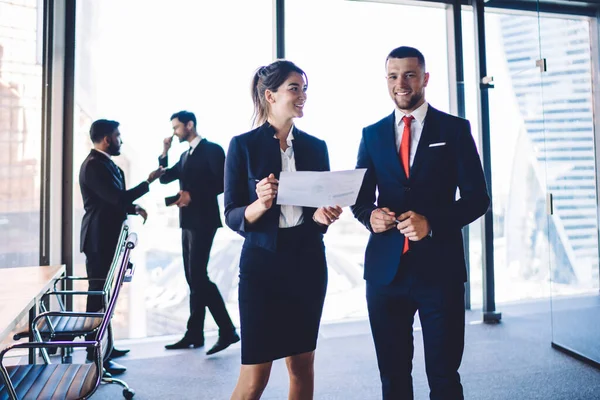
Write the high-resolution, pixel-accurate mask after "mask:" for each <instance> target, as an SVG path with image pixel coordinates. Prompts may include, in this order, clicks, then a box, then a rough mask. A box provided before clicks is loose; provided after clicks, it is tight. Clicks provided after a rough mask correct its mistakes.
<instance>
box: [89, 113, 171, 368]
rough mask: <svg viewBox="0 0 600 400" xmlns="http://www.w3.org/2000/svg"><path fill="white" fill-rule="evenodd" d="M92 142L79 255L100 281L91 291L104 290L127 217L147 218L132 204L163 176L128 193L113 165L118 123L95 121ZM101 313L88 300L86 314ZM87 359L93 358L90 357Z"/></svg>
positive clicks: (95, 301)
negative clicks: (130, 215) (87, 312)
mask: <svg viewBox="0 0 600 400" xmlns="http://www.w3.org/2000/svg"><path fill="white" fill-rule="evenodd" d="M90 138H91V139H92V142H93V144H94V148H93V149H92V151H90V154H89V155H88V156H87V157H86V159H85V160H84V161H83V164H81V169H80V171H79V187H80V189H81V196H82V197H83V208H84V210H85V214H84V215H83V220H82V222H81V247H80V251H81V252H83V253H85V256H86V264H85V265H86V269H87V275H88V277H89V278H95V279H101V280H98V281H89V290H91V291H94V290H102V288H103V286H104V281H103V280H104V279H106V276H107V274H108V270H109V268H110V264H111V261H112V258H113V255H114V252H115V249H116V246H117V240H118V237H119V232H120V230H121V224H122V223H123V221H125V219H127V214H138V215H141V216H142V217H143V218H144V221H146V218H147V217H148V214H147V213H146V210H144V209H143V208H142V207H140V206H138V205H135V204H133V202H134V201H135V200H136V199H137V198H139V197H141V196H143V195H144V194H146V193H148V190H149V186H150V183H152V182H153V181H154V180H156V179H157V178H158V177H160V176H161V175H162V174H163V173H164V169H163V168H162V167H161V168H159V169H157V170H156V171H153V172H151V173H150V175H149V176H148V179H147V180H146V181H144V182H142V183H140V184H139V185H137V186H136V187H134V188H133V189H129V190H126V189H125V176H124V175H123V171H122V170H121V168H119V167H118V166H117V165H116V164H115V163H114V162H113V161H112V158H111V157H112V156H118V155H119V154H121V144H122V143H123V142H122V140H121V133H120V132H119V123H118V122H117V121H111V120H106V119H99V120H97V121H95V122H94V123H93V124H92V126H91V128H90ZM101 309H102V298H101V296H88V298H87V306H86V310H87V311H90V312H97V311H100V310H101ZM128 351H129V350H116V349H113V352H112V353H111V356H112V357H115V356H120V355H123V354H125V353H127V352H128ZM88 357H91V354H90V353H88ZM105 368H106V369H107V370H108V371H109V372H111V373H113V374H114V373H121V372H124V371H125V367H123V366H120V365H118V364H116V363H114V362H111V361H108V362H107V363H105Z"/></svg>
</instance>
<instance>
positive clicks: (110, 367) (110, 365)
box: [104, 360, 127, 375]
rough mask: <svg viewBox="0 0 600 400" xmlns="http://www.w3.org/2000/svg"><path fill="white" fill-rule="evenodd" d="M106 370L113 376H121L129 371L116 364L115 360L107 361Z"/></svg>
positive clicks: (105, 363)
mask: <svg viewBox="0 0 600 400" xmlns="http://www.w3.org/2000/svg"><path fill="white" fill-rule="evenodd" d="M104 369H105V370H106V372H108V373H110V374H111V375H120V374H122V373H123V372H125V371H127V368H126V367H124V366H122V365H121V364H118V363H116V362H114V361H113V360H105V361H104Z"/></svg>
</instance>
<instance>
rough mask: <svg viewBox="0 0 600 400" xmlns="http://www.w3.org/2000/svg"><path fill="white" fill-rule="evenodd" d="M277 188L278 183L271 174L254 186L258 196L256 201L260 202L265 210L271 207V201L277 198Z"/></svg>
mask: <svg viewBox="0 0 600 400" xmlns="http://www.w3.org/2000/svg"><path fill="white" fill-rule="evenodd" d="M278 187H279V181H278V180H277V179H275V175H273V174H269V176H268V177H266V178H264V179H263V180H261V181H260V182H258V183H257V184H256V196H258V201H260V203H261V205H262V206H263V207H264V209H265V210H268V209H269V208H271V207H272V206H273V200H274V199H275V196H277V188H278Z"/></svg>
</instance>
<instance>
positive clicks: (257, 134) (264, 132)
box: [225, 123, 329, 251]
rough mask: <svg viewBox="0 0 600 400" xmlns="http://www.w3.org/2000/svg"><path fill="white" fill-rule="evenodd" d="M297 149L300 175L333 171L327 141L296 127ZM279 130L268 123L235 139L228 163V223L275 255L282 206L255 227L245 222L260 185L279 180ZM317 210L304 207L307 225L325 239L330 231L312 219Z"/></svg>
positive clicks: (267, 213)
mask: <svg viewBox="0 0 600 400" xmlns="http://www.w3.org/2000/svg"><path fill="white" fill-rule="evenodd" d="M292 132H293V136H294V140H293V144H292V146H293V148H294V158H295V161H296V170H297V171H329V154H328V153H327V145H326V144H325V142H324V141H323V140H320V139H317V138H315V137H314V136H311V135H309V134H307V133H305V132H302V131H301V130H299V129H297V128H296V127H294V128H293V131H292ZM274 135H275V129H274V128H273V127H272V126H271V125H270V124H268V123H266V124H264V125H262V126H260V127H258V128H256V129H254V130H252V131H250V132H247V133H244V134H242V135H239V136H235V137H234V138H233V139H231V143H230V144H229V151H228V152H227V158H226V160H225V223H226V224H227V226H229V227H230V228H231V229H233V230H234V231H236V232H237V233H239V234H240V235H242V236H243V237H244V238H245V239H246V243H245V245H248V244H250V245H254V246H258V247H262V248H264V249H267V250H270V251H275V250H276V247H277V231H278V228H279V214H280V206H279V205H277V204H273V206H272V207H271V208H270V209H269V210H267V212H266V213H265V214H264V215H263V216H262V217H261V218H260V219H259V220H258V221H256V222H255V223H253V224H248V223H246V220H245V218H244V213H245V211H246V207H247V206H248V205H250V204H251V203H253V202H254V201H255V200H256V199H257V195H256V184H257V183H258V182H259V181H260V180H262V179H263V178H266V177H267V176H269V174H271V173H272V174H274V175H275V177H276V178H277V179H279V173H280V172H281V150H280V147H279V139H276V138H275V137H274ZM315 210H316V208H311V207H303V215H304V224H306V226H307V227H308V228H309V229H311V230H314V233H315V238H318V239H321V240H322V237H323V233H325V232H326V231H327V227H325V226H320V225H318V224H317V223H316V222H314V221H313V219H312V217H313V214H314V212H315Z"/></svg>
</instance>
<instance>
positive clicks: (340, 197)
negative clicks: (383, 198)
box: [277, 168, 367, 207]
mask: <svg viewBox="0 0 600 400" xmlns="http://www.w3.org/2000/svg"><path fill="white" fill-rule="evenodd" d="M366 171H367V170H366V169H365V168H361V169H353V170H348V171H326V172H313V171H297V172H285V171H282V172H281V175H280V176H279V189H278V191H277V204H280V205H289V206H302V207H325V206H336V205H337V206H340V207H346V206H351V205H354V203H356V198H357V197H358V191H359V190H360V186H361V185H362V181H363V178H364V176H365V172H366Z"/></svg>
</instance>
